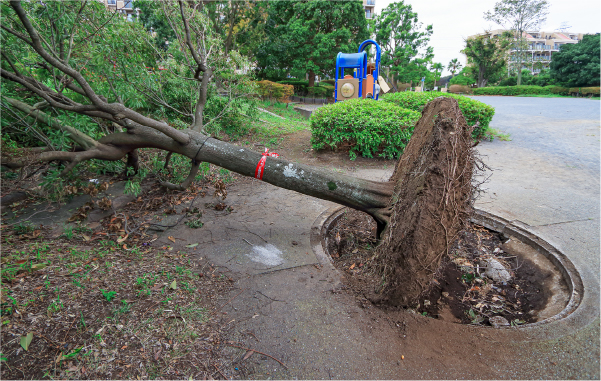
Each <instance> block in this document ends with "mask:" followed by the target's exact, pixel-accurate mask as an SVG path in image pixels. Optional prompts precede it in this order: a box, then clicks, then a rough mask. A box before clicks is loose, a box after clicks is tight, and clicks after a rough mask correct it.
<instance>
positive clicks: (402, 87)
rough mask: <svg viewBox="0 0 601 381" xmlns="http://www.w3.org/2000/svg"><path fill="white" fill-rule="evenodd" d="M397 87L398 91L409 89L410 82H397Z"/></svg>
mask: <svg viewBox="0 0 601 381" xmlns="http://www.w3.org/2000/svg"><path fill="white" fill-rule="evenodd" d="M397 89H399V91H407V89H411V84H410V83H399V84H397Z"/></svg>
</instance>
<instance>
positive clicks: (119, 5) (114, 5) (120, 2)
mask: <svg viewBox="0 0 601 381" xmlns="http://www.w3.org/2000/svg"><path fill="white" fill-rule="evenodd" d="M98 1H100V2H101V3H104V6H105V7H107V8H108V9H110V10H113V11H117V12H121V13H122V14H123V15H124V16H125V17H127V19H128V20H129V21H131V19H132V15H133V14H134V13H135V12H136V10H135V9H134V2H133V0H98Z"/></svg>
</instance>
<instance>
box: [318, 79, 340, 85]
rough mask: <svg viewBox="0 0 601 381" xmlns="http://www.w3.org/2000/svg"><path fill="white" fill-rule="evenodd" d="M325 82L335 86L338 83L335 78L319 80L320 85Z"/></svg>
mask: <svg viewBox="0 0 601 381" xmlns="http://www.w3.org/2000/svg"><path fill="white" fill-rule="evenodd" d="M324 83H325V84H328V85H330V86H334V85H336V80H335V79H322V80H321V81H320V82H319V84H320V85H322V84H324Z"/></svg>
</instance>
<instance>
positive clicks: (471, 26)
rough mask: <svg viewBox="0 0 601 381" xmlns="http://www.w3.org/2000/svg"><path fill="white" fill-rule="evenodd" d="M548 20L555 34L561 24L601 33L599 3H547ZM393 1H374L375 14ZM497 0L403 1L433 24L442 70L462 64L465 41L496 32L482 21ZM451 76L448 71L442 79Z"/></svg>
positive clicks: (560, 0) (548, 27) (436, 57)
mask: <svg viewBox="0 0 601 381" xmlns="http://www.w3.org/2000/svg"><path fill="white" fill-rule="evenodd" d="M548 1H549V4H550V9H549V11H550V12H549V16H548V17H547V21H546V22H545V23H544V24H543V26H542V28H541V29H543V30H545V31H554V30H555V29H557V28H559V27H560V26H561V24H562V23H564V22H565V23H567V25H569V26H571V28H570V29H569V31H570V32H574V33H599V32H601V5H600V4H601V2H600V1H599V0H548ZM395 2H397V1H394V0H376V13H377V14H380V13H381V12H382V9H384V8H386V7H387V6H388V4H390V3H395ZM496 2H497V1H496V0H479V1H477V0H405V3H406V4H411V6H412V7H413V11H414V12H417V16H418V20H419V21H420V22H421V23H423V24H424V25H428V24H432V27H433V29H434V33H433V34H432V37H431V38H430V46H432V47H433V48H434V62H440V63H442V64H443V65H444V66H445V67H446V66H447V65H448V63H449V61H450V60H452V59H453V58H458V59H459V60H460V61H461V64H462V65H464V64H465V62H464V61H465V57H464V56H463V54H461V53H460V51H461V49H463V47H464V39H465V38H466V37H467V36H471V35H473V34H476V33H480V32H482V31H484V30H486V29H496V28H499V26H498V25H495V24H494V23H491V22H489V21H485V20H484V17H483V15H484V12H486V11H488V10H492V9H493V8H494V5H495V3H496ZM448 74H450V73H449V72H448V71H447V70H445V71H444V72H443V75H448Z"/></svg>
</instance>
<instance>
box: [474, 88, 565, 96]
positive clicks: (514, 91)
mask: <svg viewBox="0 0 601 381" xmlns="http://www.w3.org/2000/svg"><path fill="white" fill-rule="evenodd" d="M552 87H555V86H546V87H542V86H495V87H492V86H491V87H480V88H477V89H474V95H525V94H532V95H539V94H552V93H551V88H552Z"/></svg>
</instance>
